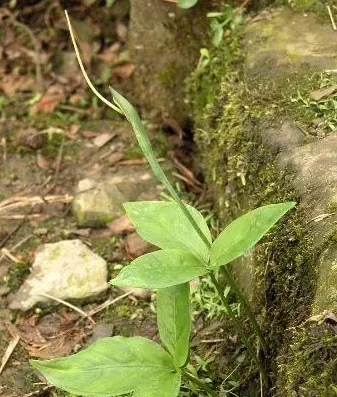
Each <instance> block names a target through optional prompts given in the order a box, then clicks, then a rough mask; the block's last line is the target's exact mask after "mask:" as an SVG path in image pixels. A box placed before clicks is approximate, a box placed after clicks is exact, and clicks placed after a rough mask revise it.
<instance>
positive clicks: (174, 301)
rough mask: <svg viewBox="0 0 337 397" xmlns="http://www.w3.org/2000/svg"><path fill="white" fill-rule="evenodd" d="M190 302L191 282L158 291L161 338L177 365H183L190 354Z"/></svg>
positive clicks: (158, 320)
mask: <svg viewBox="0 0 337 397" xmlns="http://www.w3.org/2000/svg"><path fill="white" fill-rule="evenodd" d="M190 302H191V301H190V285H189V283H184V284H178V285H174V286H173V287H168V288H162V289H159V290H158V291H157V322H158V328H159V335H160V339H161V341H162V342H163V345H164V346H165V347H166V349H167V350H168V351H169V353H170V354H171V356H172V357H173V361H174V363H175V365H176V366H177V367H182V366H183V365H184V364H185V363H186V360H187V358H188V355H189V346H190V333H191V303H190Z"/></svg>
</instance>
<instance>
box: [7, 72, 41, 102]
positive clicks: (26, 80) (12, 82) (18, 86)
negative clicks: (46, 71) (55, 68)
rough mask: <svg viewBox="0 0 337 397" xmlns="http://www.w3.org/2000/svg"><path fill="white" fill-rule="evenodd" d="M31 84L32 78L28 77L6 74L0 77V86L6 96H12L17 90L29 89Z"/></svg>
mask: <svg viewBox="0 0 337 397" xmlns="http://www.w3.org/2000/svg"><path fill="white" fill-rule="evenodd" d="M33 85H34V79H32V78H30V77H27V76H19V75H17V74H6V75H5V76H3V77H2V79H1V83H0V88H1V89H2V91H3V93H4V94H5V95H6V96H7V97H8V98H12V97H14V96H15V94H16V93H17V92H18V91H21V92H22V91H27V90H30V89H31V88H32V87H33Z"/></svg>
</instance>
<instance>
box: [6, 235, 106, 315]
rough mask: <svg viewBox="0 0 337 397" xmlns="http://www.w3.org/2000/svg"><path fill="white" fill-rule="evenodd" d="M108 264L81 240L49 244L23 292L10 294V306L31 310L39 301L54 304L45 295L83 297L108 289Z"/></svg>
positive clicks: (23, 287) (38, 257) (70, 297)
mask: <svg viewBox="0 0 337 397" xmlns="http://www.w3.org/2000/svg"><path fill="white" fill-rule="evenodd" d="M107 276H108V273H107V266H106V262H105V260H104V259H102V258H101V257H100V256H98V255H96V254H95V253H93V252H92V251H90V249H89V248H88V247H87V246H86V245H85V244H83V243H82V242H81V241H80V240H65V241H60V242H58V243H54V244H45V245H44V246H43V247H42V249H41V250H40V251H39V252H38V253H37V255H36V258H35V261H34V263H33V265H32V271H31V274H30V275H29V276H28V278H27V279H26V281H25V282H24V284H23V285H22V286H21V287H20V289H19V291H18V292H17V293H16V294H14V295H11V296H9V299H8V301H9V308H10V309H20V310H28V309H31V308H32V307H33V306H34V305H35V304H37V303H46V302H48V303H52V301H51V300H50V299H48V298H46V297H43V296H41V294H43V293H45V294H49V295H52V296H55V297H57V298H60V299H63V300H67V299H83V298H87V297H89V296H93V295H96V294H99V293H101V292H103V291H105V290H106V289H107V288H108V283H107Z"/></svg>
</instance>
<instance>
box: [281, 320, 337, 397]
mask: <svg viewBox="0 0 337 397" xmlns="http://www.w3.org/2000/svg"><path fill="white" fill-rule="evenodd" d="M334 326H335V324H333V323H329V321H324V322H323V323H322V324H320V323H311V324H304V325H303V326H302V327H300V328H297V329H293V330H292V342H291V344H290V347H289V351H290V352H291V357H293V361H291V362H289V356H280V357H279V367H280V374H279V383H280V387H281V388H282V390H283V393H284V394H283V395H287V396H301V397H321V396H325V397H329V396H331V397H332V396H335V395H336V394H335V392H334V391H333V389H332V387H331V386H332V385H334V384H336V383H337V358H336V357H337V336H336V333H335V330H334ZM289 351H288V352H287V354H289Z"/></svg>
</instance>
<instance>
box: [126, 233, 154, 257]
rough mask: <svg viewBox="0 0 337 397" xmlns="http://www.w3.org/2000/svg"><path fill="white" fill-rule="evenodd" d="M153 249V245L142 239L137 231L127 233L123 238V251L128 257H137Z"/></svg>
mask: <svg viewBox="0 0 337 397" xmlns="http://www.w3.org/2000/svg"><path fill="white" fill-rule="evenodd" d="M154 250H155V247H154V245H152V244H150V243H148V242H147V241H145V240H143V239H142V238H141V237H140V236H139V235H138V234H137V233H132V234H129V235H128V236H127V237H126V238H125V251H126V253H127V255H128V257H129V258H130V259H135V258H138V257H139V256H141V255H144V254H147V253H149V252H152V251H154Z"/></svg>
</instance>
